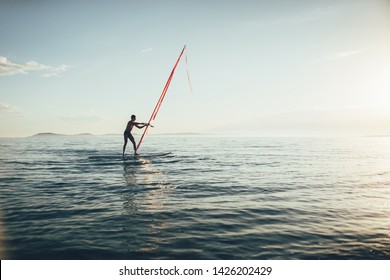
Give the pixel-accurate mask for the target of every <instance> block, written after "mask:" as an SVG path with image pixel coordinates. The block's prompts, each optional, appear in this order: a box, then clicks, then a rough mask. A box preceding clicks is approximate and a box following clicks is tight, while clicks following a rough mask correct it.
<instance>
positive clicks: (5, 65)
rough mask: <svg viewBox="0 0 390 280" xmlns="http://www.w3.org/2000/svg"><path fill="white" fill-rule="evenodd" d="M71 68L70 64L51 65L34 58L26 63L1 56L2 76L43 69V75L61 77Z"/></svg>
mask: <svg viewBox="0 0 390 280" xmlns="http://www.w3.org/2000/svg"><path fill="white" fill-rule="evenodd" d="M69 68H70V66H69V65H60V66H49V65H44V64H41V63H39V62H36V61H34V60H32V61H29V62H26V63H24V64H17V63H13V62H11V61H9V60H8V59H7V58H6V57H4V56H0V76H12V75H17V74H28V73H29V72H32V71H42V73H43V74H42V76H43V77H59V76H61V74H62V73H64V72H65V71H67V70H68V69H69Z"/></svg>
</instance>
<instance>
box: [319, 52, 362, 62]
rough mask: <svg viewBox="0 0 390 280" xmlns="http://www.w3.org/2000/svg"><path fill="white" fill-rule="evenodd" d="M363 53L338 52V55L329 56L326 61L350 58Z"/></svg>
mask: <svg viewBox="0 0 390 280" xmlns="http://www.w3.org/2000/svg"><path fill="white" fill-rule="evenodd" d="M362 52H363V51H362V50H354V51H342V52H337V53H335V54H333V55H330V56H328V57H327V58H326V59H325V60H333V59H341V58H347V57H350V56H354V55H358V54H361V53H362Z"/></svg>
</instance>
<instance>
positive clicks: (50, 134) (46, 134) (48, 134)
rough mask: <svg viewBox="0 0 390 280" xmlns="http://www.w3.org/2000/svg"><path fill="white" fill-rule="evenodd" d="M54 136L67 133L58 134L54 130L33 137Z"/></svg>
mask: <svg viewBox="0 0 390 280" xmlns="http://www.w3.org/2000/svg"><path fill="white" fill-rule="evenodd" d="M52 136H65V134H58V133H52V132H42V133H37V134H34V135H33V136H31V137H52Z"/></svg>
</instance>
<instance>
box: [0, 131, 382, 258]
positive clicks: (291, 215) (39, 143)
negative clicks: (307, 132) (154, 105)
mask: <svg viewBox="0 0 390 280" xmlns="http://www.w3.org/2000/svg"><path fill="white" fill-rule="evenodd" d="M128 148H130V147H128ZM121 150H122V137H121V136H117V137H113V136H110V137H109V136H104V137H103V136H101V137H100V136H99V137H98V136H89V137H30V138H14V139H7V138H3V139H0V195H1V196H0V217H1V218H0V221H1V224H0V225H1V232H2V234H1V237H0V239H1V240H0V241H2V245H1V249H2V250H1V251H2V252H3V254H4V255H3V258H8V259H287V260H289V259H323V260H324V259H325V260H327V259H390V138H386V137H382V138H379V137H378V138H369V137H361V138H260V137H259V138H256V137H208V136H169V137H168V136H166V137H158V136H148V137H147V138H146V139H145V142H144V143H143V146H142V148H141V156H140V157H138V158H133V157H132V156H130V155H129V156H127V157H125V158H124V159H123V158H122V156H121V152H122V151H121ZM128 151H129V152H130V149H129V150H128ZM159 152H172V153H171V154H169V155H165V156H155V157H153V156H152V157H146V156H145V157H144V156H142V153H159Z"/></svg>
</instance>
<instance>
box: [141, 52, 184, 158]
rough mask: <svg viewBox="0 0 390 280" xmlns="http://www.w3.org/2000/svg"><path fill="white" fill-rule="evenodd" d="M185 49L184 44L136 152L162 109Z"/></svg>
mask: <svg viewBox="0 0 390 280" xmlns="http://www.w3.org/2000/svg"><path fill="white" fill-rule="evenodd" d="M185 49H186V46H184V48H183V50H182V51H181V53H180V55H179V58H178V59H177V61H176V63H175V65H174V67H173V69H172V71H171V74H170V75H169V78H168V80H167V82H166V84H165V87H164V89H163V91H162V93H161V95H160V98H159V99H158V101H157V104H156V106H155V107H154V110H153V113H152V115H151V116H150V119H149V122H148V125H147V126H146V127H145V130H144V132H143V133H142V136H141V139H140V140H139V142H138V145H137V149H136V151H135V152H137V151H138V150H139V147H140V146H141V144H142V141H143V140H144V138H145V135H146V132H147V131H148V128H149V125H150V123H151V122H152V121H154V120H155V119H156V116H157V113H158V111H159V110H160V107H161V104H162V102H163V101H164V98H165V95H166V94H167V91H168V88H169V85H170V84H171V81H172V78H173V75H174V74H175V70H176V67H177V65H178V64H179V61H180V59H181V57H182V56H183V53H184V51H185Z"/></svg>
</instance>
